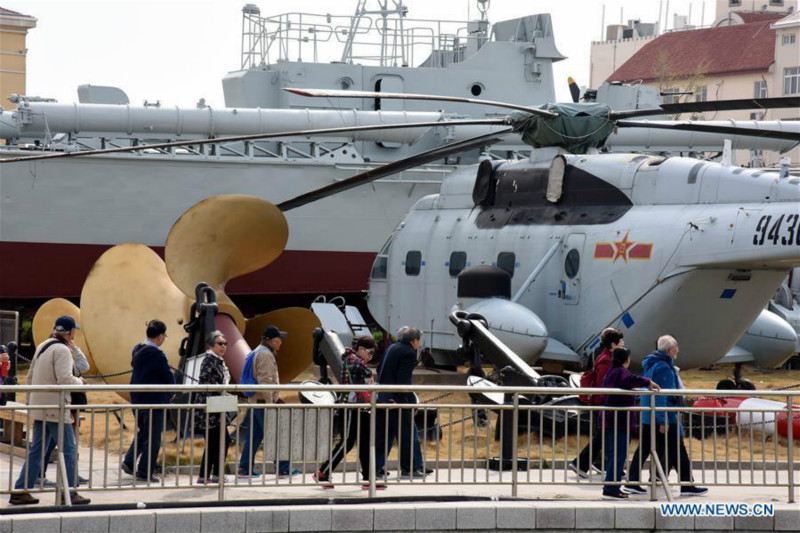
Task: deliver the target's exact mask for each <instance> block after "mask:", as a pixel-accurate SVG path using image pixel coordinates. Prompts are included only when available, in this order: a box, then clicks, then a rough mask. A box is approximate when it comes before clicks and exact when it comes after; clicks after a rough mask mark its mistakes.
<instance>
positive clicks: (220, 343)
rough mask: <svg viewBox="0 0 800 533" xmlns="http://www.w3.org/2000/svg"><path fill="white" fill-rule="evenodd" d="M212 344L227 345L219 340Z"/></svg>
mask: <svg viewBox="0 0 800 533" xmlns="http://www.w3.org/2000/svg"><path fill="white" fill-rule="evenodd" d="M214 344H217V345H219V346H227V345H228V343H227V342H219V341H217V342H215V343H214Z"/></svg>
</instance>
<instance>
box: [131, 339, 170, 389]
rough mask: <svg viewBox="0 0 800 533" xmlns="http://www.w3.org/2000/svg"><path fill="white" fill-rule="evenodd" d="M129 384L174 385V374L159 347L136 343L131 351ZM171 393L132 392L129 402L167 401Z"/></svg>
mask: <svg viewBox="0 0 800 533" xmlns="http://www.w3.org/2000/svg"><path fill="white" fill-rule="evenodd" d="M131 356H132V360H131V367H133V374H131V385H174V384H175V376H173V375H172V369H170V367H169V363H168V362H167V356H166V355H165V354H164V352H162V351H161V348H157V347H156V346H150V345H149V344H137V345H136V346H134V347H133V350H132V352H131ZM171 396H172V394H171V393H168V392H166V393H162V392H132V393H131V403H169V400H170V397H171Z"/></svg>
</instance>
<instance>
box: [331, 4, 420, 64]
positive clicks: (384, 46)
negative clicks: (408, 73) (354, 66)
mask: <svg viewBox="0 0 800 533" xmlns="http://www.w3.org/2000/svg"><path fill="white" fill-rule="evenodd" d="M391 2H392V4H394V7H391V8H390V7H389V2H388V1H379V2H378V5H379V7H380V9H377V10H368V9H367V0H358V5H357V6H356V14H355V15H353V18H352V19H351V21H350V29H349V30H348V31H347V41H346V42H345V44H344V50H343V51H342V63H353V45H354V44H356V42H355V39H356V36H357V35H359V34H360V33H363V31H359V28H360V27H361V21H362V19H364V17H366V16H367V15H379V16H380V17H381V19H382V23H381V30H382V31H381V56H380V60H381V66H382V67H383V66H388V65H387V64H386V63H387V60H388V59H395V60H396V59H397V56H394V57H389V56H388V55H387V53H386V52H387V50H388V49H389V48H391V49H393V50H396V49H398V48H399V49H400V58H401V66H404V67H407V66H408V58H407V57H406V46H405V30H404V27H403V19H404V18H405V17H406V15H408V7H406V6H405V4H404V3H403V0H391ZM390 15H397V19H396V20H393V23H394V26H395V27H394V29H391V28H389V24H390V23H389V17H390ZM371 23H372V21H371V20H369V19H367V28H369V27H370V25H371ZM389 39H392V40H393V41H394V42H391V43H390V42H389ZM398 39H399V40H400V43H399V44H398V43H397V40H398ZM395 63H396V61H395ZM394 66H397V65H396V64H395V65H394Z"/></svg>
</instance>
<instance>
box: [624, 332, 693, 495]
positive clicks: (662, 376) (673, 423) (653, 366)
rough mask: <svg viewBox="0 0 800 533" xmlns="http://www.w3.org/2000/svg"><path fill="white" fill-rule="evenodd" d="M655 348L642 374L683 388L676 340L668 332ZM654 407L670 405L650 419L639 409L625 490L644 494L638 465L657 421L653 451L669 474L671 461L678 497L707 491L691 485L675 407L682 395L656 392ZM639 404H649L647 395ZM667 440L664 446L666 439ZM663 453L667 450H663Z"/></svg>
mask: <svg viewBox="0 0 800 533" xmlns="http://www.w3.org/2000/svg"><path fill="white" fill-rule="evenodd" d="M657 348H658V349H657V350H656V351H655V352H653V353H652V354H650V355H648V356H647V357H645V358H644V361H643V362H642V367H643V368H644V376H645V377H648V378H650V379H651V380H653V381H655V382H656V383H658V385H659V386H660V387H661V388H662V389H682V388H683V384H682V383H681V380H680V378H679V377H678V371H677V368H676V367H675V360H676V359H677V358H678V351H679V350H678V341H676V340H675V338H674V337H672V336H670V335H664V336H662V337H659V339H658V343H657ZM655 404H656V407H661V408H664V407H666V408H670V409H674V410H670V411H656V413H655V416H656V419H655V420H652V417H651V413H650V411H649V410H647V411H643V412H642V432H641V433H642V437H641V440H640V441H639V447H638V448H637V449H636V452H635V453H634V454H633V458H632V459H631V467H630V473H629V476H628V485H626V486H625V490H626V491H627V492H630V493H634V494H645V493H646V491H645V490H644V488H642V487H641V485H640V483H641V481H640V480H641V465H642V463H644V462H645V461H646V460H647V458H648V457H649V456H650V451H651V446H652V444H653V443H652V442H651V440H650V432H651V427H650V425H651V424H656V426H657V428H656V429H657V431H656V442H655V445H656V453H657V454H658V458H659V460H660V461H661V462H662V465H663V466H664V471H665V473H666V474H667V475H669V465H670V462H672V463H675V467H676V469H677V471H678V478H679V479H680V481H681V483H685V484H686V485H683V486H682V487H681V496H702V495H704V494H707V493H708V489H707V488H705V487H698V486H695V485H693V484H692V483H693V480H692V461H691V459H690V458H689V454H688V452H687V451H686V445H685V444H684V442H683V426H682V424H681V421H680V417H679V416H678V413H677V409H678V408H680V407H681V406H682V405H683V397H682V396H666V395H657V396H656V397H655ZM641 405H642V407H648V408H649V407H650V398H649V397H643V398H642V401H641ZM665 440H666V446H665V442H664V441H665ZM665 452H666V453H665Z"/></svg>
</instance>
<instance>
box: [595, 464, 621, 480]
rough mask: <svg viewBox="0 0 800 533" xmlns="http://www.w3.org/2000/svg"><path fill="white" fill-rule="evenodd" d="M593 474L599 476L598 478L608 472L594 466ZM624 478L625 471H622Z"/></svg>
mask: <svg viewBox="0 0 800 533" xmlns="http://www.w3.org/2000/svg"><path fill="white" fill-rule="evenodd" d="M592 472H593V473H595V474H597V475H598V476H604V475H606V471H605V470H603V469H602V468H600V467H599V466H596V465H592ZM622 477H625V471H624V470H623V471H622Z"/></svg>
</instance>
